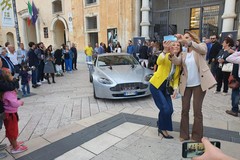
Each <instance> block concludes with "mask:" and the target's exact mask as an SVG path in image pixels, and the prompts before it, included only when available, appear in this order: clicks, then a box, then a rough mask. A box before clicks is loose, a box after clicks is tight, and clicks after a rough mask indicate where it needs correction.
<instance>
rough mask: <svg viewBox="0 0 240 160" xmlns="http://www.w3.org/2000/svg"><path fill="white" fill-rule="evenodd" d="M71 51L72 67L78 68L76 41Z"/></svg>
mask: <svg viewBox="0 0 240 160" xmlns="http://www.w3.org/2000/svg"><path fill="white" fill-rule="evenodd" d="M71 51H72V52H73V63H72V69H73V70H77V49H76V45H75V43H73V44H72V47H71Z"/></svg>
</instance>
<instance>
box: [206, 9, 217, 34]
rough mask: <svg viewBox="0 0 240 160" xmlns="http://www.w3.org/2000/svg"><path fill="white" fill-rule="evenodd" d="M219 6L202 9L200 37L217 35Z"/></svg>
mask: <svg viewBox="0 0 240 160" xmlns="http://www.w3.org/2000/svg"><path fill="white" fill-rule="evenodd" d="M218 15H219V6H218V5H217V6H207V7H203V27H202V36H204V37H209V36H210V35H212V34H218V19H219V16H218Z"/></svg>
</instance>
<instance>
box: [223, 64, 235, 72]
mask: <svg viewBox="0 0 240 160" xmlns="http://www.w3.org/2000/svg"><path fill="white" fill-rule="evenodd" d="M232 70H233V64H232V63H225V64H223V67H222V71H223V72H232Z"/></svg>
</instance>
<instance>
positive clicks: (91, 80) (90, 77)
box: [89, 75, 93, 83]
mask: <svg viewBox="0 0 240 160" xmlns="http://www.w3.org/2000/svg"><path fill="white" fill-rule="evenodd" d="M89 81H90V82H91V83H92V82H93V77H92V75H89Z"/></svg>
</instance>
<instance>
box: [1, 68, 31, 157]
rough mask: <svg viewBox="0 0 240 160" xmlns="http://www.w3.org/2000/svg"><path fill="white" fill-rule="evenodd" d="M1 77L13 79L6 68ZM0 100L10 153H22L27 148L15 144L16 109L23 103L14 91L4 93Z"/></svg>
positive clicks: (20, 144) (3, 69)
mask: <svg viewBox="0 0 240 160" xmlns="http://www.w3.org/2000/svg"><path fill="white" fill-rule="evenodd" d="M2 76H3V78H4V79H5V80H6V81H11V80H12V79H13V78H12V75H11V72H10V70H9V69H7V68H2ZM1 98H2V101H3V104H4V112H5V119H4V126H5V128H6V137H7V138H8V140H9V142H10V144H11V146H12V150H11V153H13V154H15V153H21V152H24V151H26V150H27V149H28V148H27V147H26V146H24V145H23V142H17V137H18V120H19V119H18V114H17V111H18V107H20V106H22V105H23V101H21V100H18V99H17V92H16V91H7V92H4V93H3V95H2V97H1Z"/></svg>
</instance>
